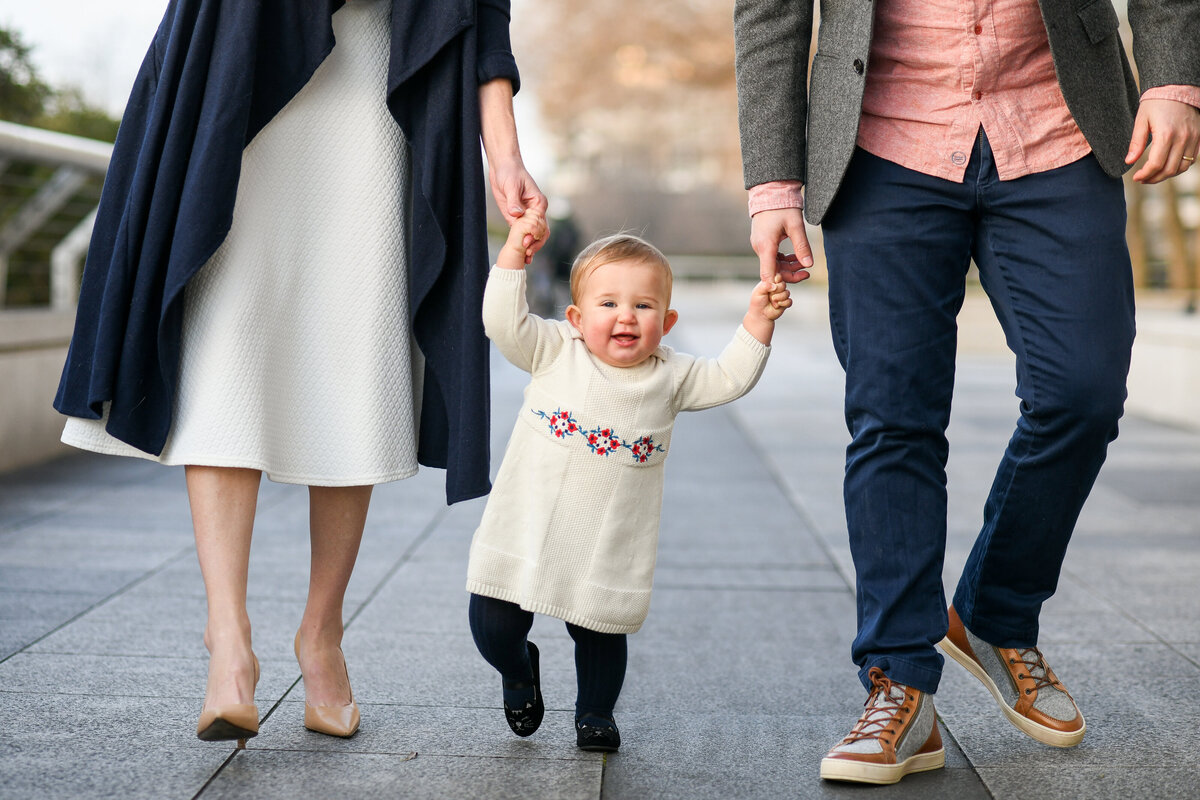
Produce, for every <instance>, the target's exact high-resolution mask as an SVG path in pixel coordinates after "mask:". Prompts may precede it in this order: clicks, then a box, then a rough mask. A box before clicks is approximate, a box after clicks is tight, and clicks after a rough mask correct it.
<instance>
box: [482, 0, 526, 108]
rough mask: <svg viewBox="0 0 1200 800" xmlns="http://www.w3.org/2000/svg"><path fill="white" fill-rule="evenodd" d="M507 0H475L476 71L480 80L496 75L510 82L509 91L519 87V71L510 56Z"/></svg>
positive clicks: (517, 89) (514, 92) (489, 78)
mask: <svg viewBox="0 0 1200 800" xmlns="http://www.w3.org/2000/svg"><path fill="white" fill-rule="evenodd" d="M510 19H511V18H510V15H509V0H478V5H477V6H476V24H477V25H478V27H479V37H478V43H479V44H478V51H477V53H476V70H477V73H478V75H477V77H478V80H479V82H480V83H487V82H488V81H490V80H495V79H496V78H508V79H509V80H510V81H512V87H513V94H516V93H517V92H518V91H520V89H521V74H520V73H519V72H518V71H517V61H516V59H515V58H513V54H512V43H511V41H510V39H509V32H508V27H509V21H510Z"/></svg>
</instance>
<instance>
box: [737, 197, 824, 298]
mask: <svg viewBox="0 0 1200 800" xmlns="http://www.w3.org/2000/svg"><path fill="white" fill-rule="evenodd" d="M784 239H790V240H791V242H792V249H793V250H794V251H795V255H784V254H783V253H781V252H779V244H780V242H782V241H783V240H784ZM750 246H751V247H752V248H753V249H754V252H755V253H756V254H757V255H758V276H759V278H760V279H761V280H762V281H763V283H766V284H767V285H772V284H774V283H775V276H776V275H778V276H780V277H782V278H783V280H784V281H785V282H786V283H798V282H800V281H802V280H804V279H805V278H807V277H808V272H807V270H808V268H809V267H811V266H812V265H813V257H812V248H811V247H810V246H809V244H808V235H807V234H805V232H804V213H803V212H802V211H801V210H800V209H798V208H776V209H771V210H769V211H760V212H758V213H757V214H755V215H754V216H753V217H752V218H751V219H750Z"/></svg>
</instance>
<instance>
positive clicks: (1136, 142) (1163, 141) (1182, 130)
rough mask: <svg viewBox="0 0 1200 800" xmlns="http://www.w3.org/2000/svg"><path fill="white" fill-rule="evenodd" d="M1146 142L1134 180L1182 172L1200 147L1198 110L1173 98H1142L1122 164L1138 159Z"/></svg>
mask: <svg viewBox="0 0 1200 800" xmlns="http://www.w3.org/2000/svg"><path fill="white" fill-rule="evenodd" d="M1147 142H1149V143H1150V153H1149V155H1148V156H1147V158H1146V163H1145V164H1143V165H1142V168H1141V169H1139V170H1138V171H1137V172H1135V173H1134V174H1133V179H1134V180H1135V181H1138V182H1139V183H1159V182H1160V181H1165V180H1166V179H1167V178H1172V177H1174V176H1176V175H1178V174H1179V173H1181V172H1185V171H1186V170H1187V169H1188V167H1190V166H1192V164H1193V163H1194V160H1195V158H1196V151H1197V150H1198V149H1200V109H1197V108H1195V107H1194V106H1190V105H1188V104H1187V103H1181V102H1179V101H1177V100H1165V99H1157V100H1156V99H1148V100H1143V101H1142V102H1141V104H1140V105H1138V112H1137V118H1136V119H1135V120H1134V122H1133V139H1132V141H1130V143H1129V153H1128V155H1126V156H1125V163H1126V164H1132V163H1134V162H1135V161H1137V160H1138V159H1139V158H1141V157H1142V153H1143V152H1145V150H1146V144H1147Z"/></svg>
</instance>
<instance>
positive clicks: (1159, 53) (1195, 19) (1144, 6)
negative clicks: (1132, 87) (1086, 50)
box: [1081, 0, 1200, 92]
mask: <svg viewBox="0 0 1200 800" xmlns="http://www.w3.org/2000/svg"><path fill="white" fill-rule="evenodd" d="M1103 1H1104V2H1106V3H1107V2H1108V0H1103ZM1081 13H1082V12H1081ZM1129 27H1130V29H1132V31H1133V60H1134V61H1135V62H1136V63H1137V68H1138V83H1139V84H1141V89H1142V91H1143V92H1144V91H1146V90H1147V89H1153V88H1154V87H1156V86H1171V85H1184V86H1200V3H1197V2H1195V0H1129Z"/></svg>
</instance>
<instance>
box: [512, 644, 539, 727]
mask: <svg viewBox="0 0 1200 800" xmlns="http://www.w3.org/2000/svg"><path fill="white" fill-rule="evenodd" d="M525 647H526V648H527V649H528V651H529V668H530V670H532V672H533V684H532V685H533V700H530V701H529V702H527V703H526V704H525V706H524V707H523V708H511V707H509V705H508V703H505V704H504V718H505V719H506V720H508V727H510V728H512V732H513V733H515V734H516V735H517V736H529V735H530V734H531V733H533V732H534V731H536V730H537V729H538V727H539V726H540V725H541V724H542V717H543V716H545V714H546V705H545V703H543V702H542V677H541V673H540V671H539V669H538V649H537V645H535V644H534V643H533V642H526V643H525ZM503 684H504V688H505V689H528V688H529V687H530V684H529V682H528V681H504V682H503Z"/></svg>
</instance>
